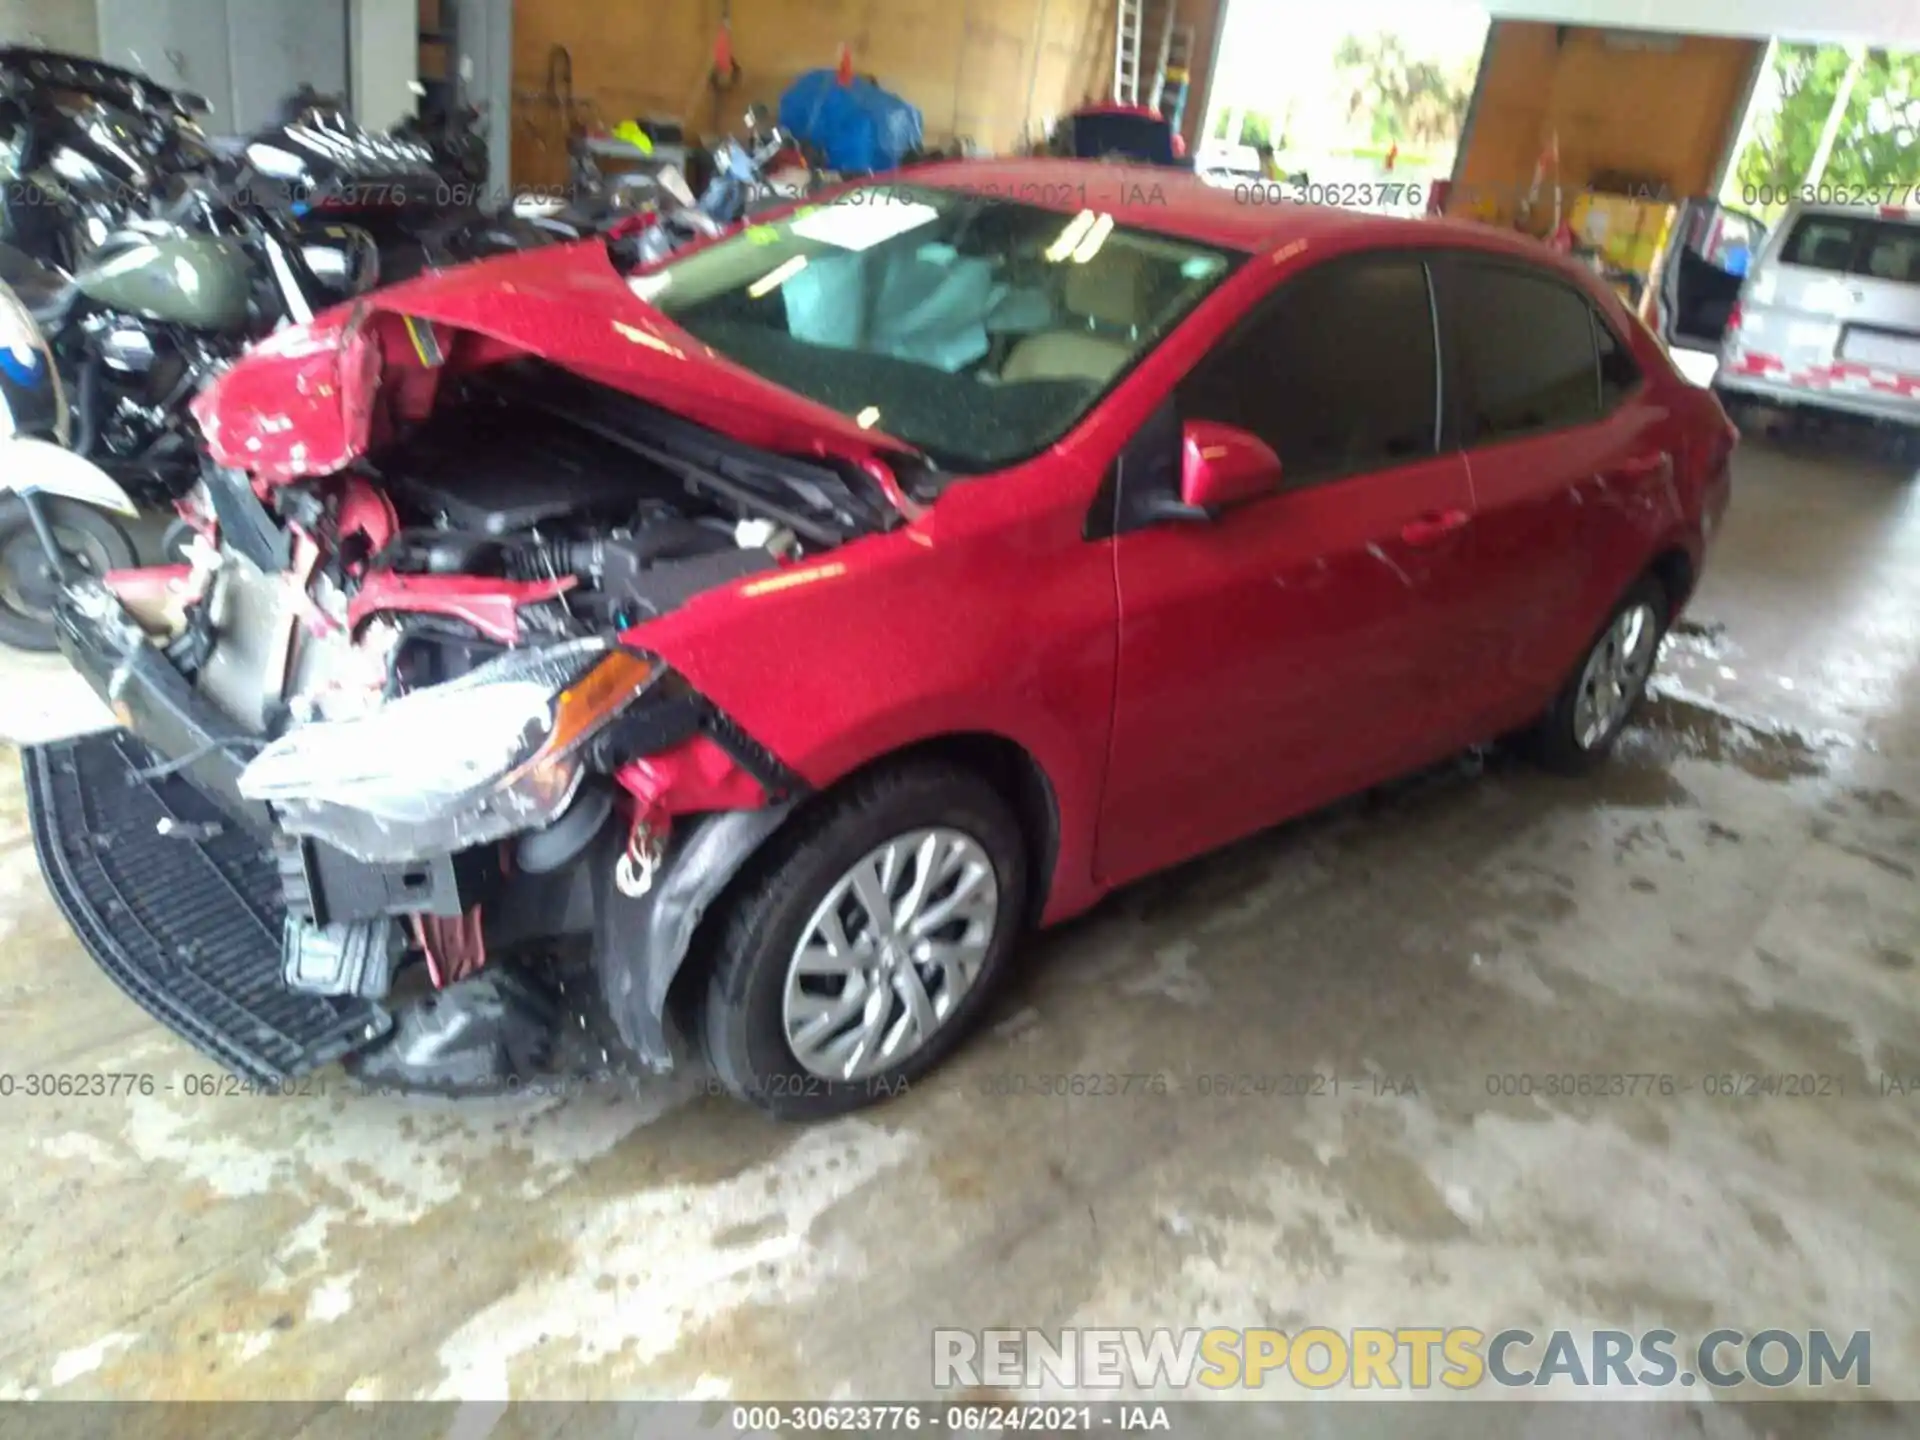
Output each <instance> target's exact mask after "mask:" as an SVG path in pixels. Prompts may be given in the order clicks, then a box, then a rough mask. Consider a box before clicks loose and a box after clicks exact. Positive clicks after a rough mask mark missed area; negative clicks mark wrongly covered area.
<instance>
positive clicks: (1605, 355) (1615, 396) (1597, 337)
mask: <svg viewBox="0 0 1920 1440" xmlns="http://www.w3.org/2000/svg"><path fill="white" fill-rule="evenodd" d="M1593 338H1594V341H1595V343H1596V344H1597V345H1598V346H1599V349H1600V408H1601V410H1603V411H1606V410H1611V409H1613V407H1614V406H1616V405H1618V404H1619V403H1620V402H1621V401H1622V400H1624V399H1626V398H1627V396H1628V395H1630V394H1632V393H1633V388H1634V387H1635V386H1636V385H1638V384H1639V383H1640V367H1639V365H1638V364H1636V363H1635V361H1634V358H1633V352H1632V351H1631V350H1629V349H1628V348H1627V342H1626V341H1624V340H1622V339H1621V338H1620V337H1619V336H1618V335H1616V334H1614V333H1613V327H1612V326H1611V325H1609V324H1607V322H1606V321H1605V320H1603V319H1601V318H1600V314H1599V312H1598V311H1595V312H1593Z"/></svg>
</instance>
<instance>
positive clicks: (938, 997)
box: [781, 827, 1000, 1081]
mask: <svg viewBox="0 0 1920 1440" xmlns="http://www.w3.org/2000/svg"><path fill="white" fill-rule="evenodd" d="M999 924H1000V889H999V884H998V881H997V880H996V878H995V874H994V867H993V860H992V859H991V857H990V856H989V855H988V854H987V852H986V850H985V849H984V848H983V847H982V846H981V845H980V843H979V842H978V841H977V840H975V839H974V838H973V837H972V836H970V835H968V834H966V833H964V832H963V831H960V830H955V829H952V828H948V827H936V828H930V829H922V830H914V831H910V832H908V833H906V834H903V835H898V836H895V837H894V838H893V839H891V840H889V841H887V842H886V843H885V844H882V845H878V846H876V847H875V848H874V849H872V850H870V851H869V852H868V853H867V854H866V855H864V856H862V857H861V859H860V860H858V861H857V862H856V863H855V864H854V865H853V866H852V867H851V868H850V869H848V870H847V871H846V873H845V874H843V875H842V876H841V877H840V878H839V879H838V880H836V881H835V882H834V883H833V885H832V886H831V887H830V888H829V889H828V890H827V893H826V897H825V898H824V899H823V900H821V902H820V904H819V905H818V906H817V907H816V908H815V909H814V912H813V915H812V917H811V918H810V919H809V920H808V921H807V923H806V925H805V927H803V929H802V930H801V934H800V942H799V944H797V945H796V946H795V947H794V950H793V956H792V959H791V960H790V961H789V962H788V965H787V977H786V986H785V992H784V994H783V996H782V1000H781V1023H782V1028H783V1030H784V1033H785V1035H786V1040H787V1046H788V1048H789V1049H790V1050H792V1052H793V1058H794V1059H795V1060H797V1061H798V1062H799V1063H800V1064H801V1066H802V1067H804V1068H805V1069H806V1070H807V1071H808V1072H810V1073H811V1074H814V1075H818V1076H820V1077H822V1078H823V1079H828V1080H838V1081H848V1080H862V1079H867V1078H870V1077H871V1076H874V1075H877V1074H879V1073H880V1072H881V1071H884V1070H889V1069H892V1068H893V1067H894V1066H896V1065H898V1064H900V1063H901V1062H902V1061H904V1060H905V1059H907V1057H909V1056H911V1055H912V1054H914V1053H915V1052H916V1051H918V1050H919V1049H921V1048H922V1047H923V1046H924V1045H926V1044H927V1042H928V1041H929V1040H931V1039H932V1038H933V1036H934V1035H935V1034H936V1033H937V1032H938V1031H939V1030H940V1029H941V1028H942V1027H943V1026H944V1025H946V1024H947V1023H948V1022H949V1021H950V1020H951V1019H952V1018H953V1016H954V1014H955V1012H956V1011H957V1010H958V1009H959V1008H960V1003H961V1001H962V1000H963V999H964V998H965V997H966V995H967V993H968V992H969V991H970V990H972V988H973V985H974V982H975V981H976V980H977V979H978V978H979V975H980V970H981V967H982V966H983V965H984V964H985V962H986V958H987V951H988V949H989V947H990V946H991V945H992V943H993V939H994V935H995V933H996V931H997V929H998V927H999Z"/></svg>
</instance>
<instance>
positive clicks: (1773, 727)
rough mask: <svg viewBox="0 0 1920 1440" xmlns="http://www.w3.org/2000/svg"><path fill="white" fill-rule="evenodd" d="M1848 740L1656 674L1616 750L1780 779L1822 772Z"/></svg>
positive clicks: (1647, 759) (1642, 759)
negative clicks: (1734, 705)
mask: <svg viewBox="0 0 1920 1440" xmlns="http://www.w3.org/2000/svg"><path fill="white" fill-rule="evenodd" d="M1853 744H1854V742H1853V741H1851V740H1849V739H1848V738H1847V737H1845V736H1843V735H1840V734H1838V733H1837V732H1833V731H1819V732H1808V731H1803V730H1796V729H1794V728H1792V727H1791V726H1787V725H1782V724H1779V723H1778V722H1775V721H1771V720H1766V719H1763V718H1759V717H1755V716H1748V715H1740V714H1736V713H1735V712H1733V711H1731V710H1728V709H1725V708H1724V707H1722V706H1720V705H1718V704H1715V703H1714V702H1713V701H1711V700H1708V699H1705V698H1703V697H1701V696H1699V695H1695V694H1693V693H1691V692H1690V691H1688V690H1686V689H1685V688H1684V687H1682V686H1680V685H1679V684H1677V683H1675V682H1674V681H1673V680H1672V679H1671V678H1669V677H1665V676H1660V675H1656V676H1655V677H1654V679H1653V681H1652V683H1651V684H1650V685H1649V686H1648V687H1647V696H1646V699H1644V700H1643V701H1641V702H1640V708H1639V709H1638V710H1637V711H1635V713H1634V717H1633V721H1632V723H1631V724H1629V725H1628V727H1627V729H1626V731H1625V732H1624V733H1623V734H1622V735H1621V737H1620V742H1619V750H1618V753H1619V756H1620V758H1621V759H1623V760H1625V761H1627V762H1628V763H1629V764H1632V763H1635V762H1638V763H1640V764H1642V765H1645V764H1658V765H1667V764H1671V763H1672V762H1674V761H1676V760H1704V761H1706V762H1707V763H1709V764H1714V765H1732V766H1734V767H1736V768H1738V769H1739V770H1741V771H1742V772H1744V773H1745V774H1748V775H1751V776H1753V777H1754V778H1755V779H1756V780H1774V781H1785V780H1800V779H1807V778H1809V777H1813V776H1819V775H1825V774H1826V773H1827V772H1828V770H1829V769H1830V768H1831V765H1832V762H1833V758H1834V756H1835V755H1836V753H1838V752H1839V751H1842V750H1845V749H1848V748H1850V747H1851V746H1852V745H1853Z"/></svg>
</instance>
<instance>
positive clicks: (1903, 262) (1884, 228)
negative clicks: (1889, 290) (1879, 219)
mask: <svg viewBox="0 0 1920 1440" xmlns="http://www.w3.org/2000/svg"><path fill="white" fill-rule="evenodd" d="M1860 269H1861V272H1862V273H1863V274H1866V275H1870V276H1872V277H1873V278H1874V279H1875V280H1894V281H1898V282H1899V283H1901V284H1903V285H1920V226H1915V225H1876V226H1874V227H1873V234H1872V235H1870V236H1869V237H1868V238H1867V248H1866V252H1865V253H1864V254H1863V255H1862V256H1861V257H1860Z"/></svg>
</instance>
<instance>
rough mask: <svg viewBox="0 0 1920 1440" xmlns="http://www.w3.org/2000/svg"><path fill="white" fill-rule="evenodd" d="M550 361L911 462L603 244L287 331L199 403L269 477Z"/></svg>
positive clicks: (401, 294)
mask: <svg viewBox="0 0 1920 1440" xmlns="http://www.w3.org/2000/svg"><path fill="white" fill-rule="evenodd" d="M528 356H532V357H537V358H539V359H542V360H546V361H549V362H551V363H553V364H555V365H559V366H562V367H564V368H565V369H567V370H570V371H572V372H574V373H575V374H577V375H580V376H582V377H584V378H586V379H589V380H593V381H596V382H598V383H600V384H603V385H606V386H608V387H610V388H612V389H616V390H623V391H626V392H627V393H629V394H632V395H637V396H640V397H642V398H644V399H647V400H651V401H653V402H654V403H656V404H658V405H662V406H664V407H666V408H667V409H670V410H673V411H674V412H676V413H677V414H680V415H684V416H685V417H687V418H688V419H690V420H693V421H695V422H697V423H699V424H702V425H706V426H709V427H711V428H712V429H715V430H719V431H721V432H723V433H725V434H727V435H731V436H732V437H734V438H735V439H737V440H740V441H743V442H745V443H746V444H749V445H755V446H759V447H761V448H764V449H768V450H775V451H780V452H783V453H787V454H798V455H815V456H825V455H834V456H840V457H843V458H845V459H848V460H852V461H854V462H856V463H858V462H861V461H865V460H869V459H871V458H874V457H876V456H880V455H884V454H886V453H887V452H889V451H891V452H893V453H895V454H907V455H911V454H912V453H914V452H913V447H911V446H909V445H906V444H904V443H903V442H901V441H898V440H895V439H893V438H892V437H890V436H888V435H886V434H883V433H881V432H879V431H875V430H865V429H862V428H861V427H860V426H859V425H857V424H855V423H854V422H853V421H852V420H850V419H848V418H847V417H846V416H844V415H842V414H840V413H839V412H838V411H835V410H830V409H828V408H827V407H826V406H824V405H820V404H817V403H816V402H814V401H812V400H808V399H806V398H805V397H804V396H801V395H796V394H795V393H794V392H793V391H791V390H788V389H785V388H784V387H782V386H779V385H775V384H773V383H772V382H770V381H768V380H765V379H762V378H761V377H760V376H758V375H756V374H754V373H753V372H752V371H750V370H747V369H744V368H742V367H741V366H739V365H736V364H734V363H733V362H732V361H730V360H728V359H726V358H725V357H723V356H722V355H720V354H719V352H717V351H715V350H713V349H711V348H710V347H708V346H706V345H703V344H702V343H701V342H700V341H698V340H696V339H695V338H694V337H693V336H692V335H689V334H688V333H687V332H686V331H684V330H682V329H680V328H679V327H678V326H676V325H674V324H673V323H672V322H671V321H670V320H668V319H667V318H666V317H665V316H664V315H662V314H661V313H660V312H659V311H658V310H656V309H654V308H653V307H652V306H651V305H648V304H646V303H645V302H643V301H642V300H640V299H639V298H638V297H637V296H636V295H635V294H634V293H633V291H632V289H631V288H629V286H628V284H627V282H626V280H625V278H624V277H622V276H621V275H620V274H619V272H617V271H616V270H615V269H614V268H613V266H612V264H611V263H610V262H609V260H608V258H607V254H606V249H605V246H604V245H603V244H602V243H601V242H599V241H585V242H582V243H580V244H576V245H564V246H550V247H546V248H542V249H538V250H529V251H523V252H521V253H519V254H515V255H507V256H502V257H500V258H498V259H494V260H484V261H479V262H477V263H474V264H471V265H463V266H460V267H458V268H456V269H452V270H443V271H439V272H437V273H434V274H429V275H423V276H421V277H420V278H418V279H415V280H409V281H406V282H405V283H403V284H399V285H395V286H392V287H390V288H388V289H385V290H378V291H375V292H374V293H373V294H371V295H367V296H363V297H361V298H360V299H358V300H355V301H352V302H350V303H349V304H347V305H342V306H338V307H336V308H334V309H332V310H329V311H327V312H326V313H324V314H322V315H319V316H316V317H315V318H314V319H313V321H312V322H311V323H309V324H306V325H297V326H291V327H289V328H287V329H284V330H281V331H279V332H278V333H276V334H275V335H273V336H272V337H270V338H269V339H267V340H265V341H263V342H262V343H261V344H260V345H258V346H256V347H255V348H254V349H253V350H252V351H250V352H249V353H248V354H247V355H246V356H244V357H243V358H242V359H241V360H240V361H239V362H238V363H237V364H236V365H235V366H234V367H233V368H232V369H231V370H229V371H228V372H227V373H226V374H225V375H223V376H221V377H220V378H219V379H218V380H216V381H215V382H214V383H213V384H212V385H210V386H208V388H207V389H206V390H205V391H203V392H202V393H201V395H200V396H199V398H198V399H197V400H195V402H194V406H193V411H194V416H195V418H196V419H197V420H198V421H199V422H200V427H201V429H202V431H203V432H204V433H205V436H206V440H207V445H208V449H209V451H210V453H211V454H212V456H213V458H214V460H215V461H216V462H217V463H219V464H221V465H226V466H231V467H233V468H236V469H240V470H244V471H246V472H248V473H249V474H251V475H252V476H253V477H254V478H255V480H256V481H257V482H259V483H263V484H280V483H284V482H286V481H289V480H295V479H299V478H301V477H304V476H309V475H325V474H330V473H332V472H333V471H335V470H338V469H340V468H342V467H343V466H345V465H347V464H348V463H350V462H351V461H352V460H354V459H355V458H357V457H358V456H360V455H363V454H365V453H366V451H367V449H368V448H369V446H370V444H371V443H372V441H373V431H374V423H375V417H376V413H377V411H378V409H379V407H378V406H377V405H376V403H375V402H376V399H377V398H379V397H381V396H382V395H386V396H390V397H392V398H393V399H394V400H395V401H397V403H398V404H399V406H400V408H401V410H402V412H403V413H406V414H409V415H419V414H424V413H425V412H426V410H427V409H429V408H431V404H432V395H433V392H434V390H435V388H436V387H437V384H438V381H439V378H440V377H441V375H442V374H444V373H447V372H449V371H452V372H458V371H461V370H470V369H475V368H478V367H480V366H483V365H488V364H495V363H498V362H500V361H504V360H511V359H517V358H523V357H528Z"/></svg>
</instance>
